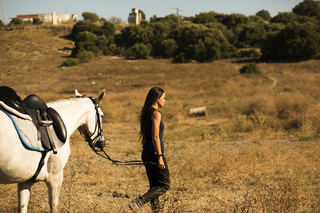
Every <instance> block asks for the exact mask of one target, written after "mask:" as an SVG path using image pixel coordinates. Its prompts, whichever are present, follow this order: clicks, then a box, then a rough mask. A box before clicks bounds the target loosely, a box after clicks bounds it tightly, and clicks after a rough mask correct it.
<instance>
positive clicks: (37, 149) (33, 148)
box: [0, 108, 42, 152]
mask: <svg viewBox="0 0 320 213" xmlns="http://www.w3.org/2000/svg"><path fill="white" fill-rule="evenodd" d="M0 110H1V111H2V112H4V113H5V114H6V115H8V116H9V118H10V119H11V121H12V123H13V125H14V127H15V128H16V130H17V133H18V135H19V137H20V140H21V141H22V142H23V143H24V145H26V146H27V147H28V148H29V149H32V150H35V151H39V152H41V151H42V150H41V149H39V148H36V147H32V146H30V145H29V144H27V143H26V142H25V140H24V139H23V137H22V135H21V133H20V131H19V128H18V126H17V124H16V122H15V121H14V119H13V118H12V116H11V115H10V114H9V113H8V112H6V111H5V110H4V109H2V108H0Z"/></svg>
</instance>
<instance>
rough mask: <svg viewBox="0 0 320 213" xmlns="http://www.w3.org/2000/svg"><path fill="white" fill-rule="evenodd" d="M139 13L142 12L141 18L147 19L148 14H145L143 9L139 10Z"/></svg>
mask: <svg viewBox="0 0 320 213" xmlns="http://www.w3.org/2000/svg"><path fill="white" fill-rule="evenodd" d="M139 13H141V19H142V20H146V15H145V14H144V12H143V11H142V10H139Z"/></svg>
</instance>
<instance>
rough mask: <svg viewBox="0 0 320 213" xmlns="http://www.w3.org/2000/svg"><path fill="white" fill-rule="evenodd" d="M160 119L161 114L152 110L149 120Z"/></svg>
mask: <svg viewBox="0 0 320 213" xmlns="http://www.w3.org/2000/svg"><path fill="white" fill-rule="evenodd" d="M152 118H155V119H161V112H160V111H159V110H154V111H153V112H152V115H151V119H152Z"/></svg>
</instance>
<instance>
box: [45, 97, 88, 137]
mask: <svg viewBox="0 0 320 213" xmlns="http://www.w3.org/2000/svg"><path fill="white" fill-rule="evenodd" d="M90 102H91V100H90V99H88V98H70V99H62V100H58V101H54V102H49V103H48V106H49V107H52V108H54V109H55V110H56V111H57V112H58V113H59V115H60V116H61V118H62V120H63V122H64V124H65V126H66V128H67V134H68V137H70V136H71V134H72V133H73V132H74V131H75V130H77V129H78V127H79V126H81V125H83V124H84V123H85V121H86V117H87V115H88V113H90V110H91V108H92V106H91V105H92V104H90Z"/></svg>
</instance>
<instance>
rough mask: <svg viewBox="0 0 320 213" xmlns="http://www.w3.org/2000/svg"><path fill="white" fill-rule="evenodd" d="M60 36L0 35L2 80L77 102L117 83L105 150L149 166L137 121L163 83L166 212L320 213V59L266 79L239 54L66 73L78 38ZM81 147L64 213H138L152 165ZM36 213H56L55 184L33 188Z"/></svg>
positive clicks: (5, 189) (71, 168)
mask: <svg viewBox="0 0 320 213" xmlns="http://www.w3.org/2000/svg"><path fill="white" fill-rule="evenodd" d="M56 33H57V31H55V30H52V29H51V28H48V29H14V30H13V31H0V39H1V44H3V45H0V63H1V64H2V66H1V67H0V82H1V85H6V86H11V87H13V88H14V89H16V90H17V91H18V92H19V93H20V94H21V96H22V97H26V96H27V95H29V94H30V93H35V94H38V95H39V96H40V97H41V98H43V99H44V100H45V101H50V100H54V99H59V98H65V97H69V96H71V95H73V92H74V89H78V90H79V91H80V93H83V94H87V95H88V96H90V95H92V96H93V95H94V96H95V95H97V93H98V92H100V91H101V90H102V89H104V88H106V90H107V97H106V98H105V100H104V101H103V103H102V105H101V107H102V110H103V111H104V114H105V117H104V119H103V126H104V135H105V138H106V139H107V143H108V145H107V147H106V151H107V153H108V154H109V155H110V156H111V157H112V158H115V159H119V160H136V159H140V152H141V145H140V144H139V142H138V138H139V136H138V132H139V126H138V124H137V123H136V120H137V118H138V115H139V111H140V109H141V107H142V105H143V102H144V98H145V96H146V93H147V91H148V90H149V89H150V88H151V87H152V86H161V87H163V88H164V89H165V91H166V97H167V104H166V107H165V108H164V109H162V115H163V121H164V123H165V137H164V142H165V146H166V156H167V159H168V162H169V167H170V175H171V179H172V185H171V189H170V191H169V192H168V193H167V194H166V195H164V196H163V197H162V198H161V200H162V207H163V211H164V212H319V211H320V202H319V195H320V168H319V160H320V159H319V150H320V146H319V138H318V136H319V130H320V120H319V115H320V114H319V113H320V111H319V95H318V91H319V89H320V88H319V87H320V84H319V81H320V75H319V73H320V68H319V67H320V66H319V65H320V62H319V61H317V60H311V61H307V62H300V63H258V66H259V68H260V69H261V71H262V74H261V75H240V74H239V69H240V68H241V67H242V65H243V64H245V63H246V62H245V61H241V60H240V61H239V59H228V60H221V61H216V62H213V63H205V64H198V63H190V64H172V63H171V62H170V61H169V60H163V59H159V60H139V61H133V60H125V59H121V58H120V59H119V58H116V57H102V56H101V57H98V58H97V59H96V60H94V61H92V62H90V63H88V64H80V65H79V66H78V67H70V68H63V67H60V64H61V62H62V61H64V60H65V58H66V57H68V54H69V53H70V50H69V48H72V47H73V43H72V42H70V41H68V40H64V39H62V38H59V36H57V35H56ZM62 34H63V31H62ZM62 34H61V35H62ZM65 47H67V48H65ZM201 106H206V107H207V109H208V112H209V115H208V116H207V117H194V118H191V117H190V116H189V110H190V109H191V108H196V107H201ZM71 150H72V153H71V156H70V159H69V162H68V164H67V166H66V168H65V170H64V175H65V178H64V183H63V187H62V191H61V195H60V209H61V212H129V209H128V207H127V203H128V202H129V201H130V199H133V198H135V197H137V196H139V195H141V194H143V193H144V192H146V191H147V189H148V184H147V183H148V182H147V177H146V175H145V171H144V168H143V167H141V166H129V167H121V166H115V165H112V164H111V163H110V162H108V161H106V160H105V159H103V158H101V157H99V156H97V155H95V154H94V153H93V152H92V151H91V150H90V148H89V146H88V145H87V144H86V142H84V140H83V139H82V138H81V136H80V135H79V134H78V133H75V134H74V135H73V136H72V138H71ZM29 208H30V209H32V212H49V206H48V199H47V189H46V187H45V184H44V183H36V184H35V185H34V186H33V188H32V195H31V198H30V204H29ZM0 211H1V212H16V211H17V187H16V186H15V185H1V186H0ZM150 211H151V210H150V208H149V207H148V206H146V207H145V208H143V210H142V212H150Z"/></svg>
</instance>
